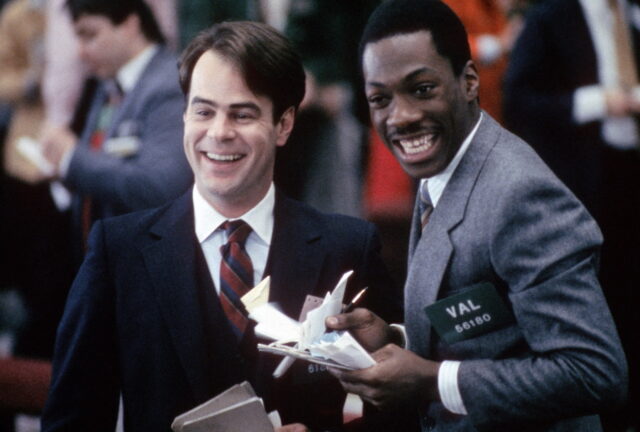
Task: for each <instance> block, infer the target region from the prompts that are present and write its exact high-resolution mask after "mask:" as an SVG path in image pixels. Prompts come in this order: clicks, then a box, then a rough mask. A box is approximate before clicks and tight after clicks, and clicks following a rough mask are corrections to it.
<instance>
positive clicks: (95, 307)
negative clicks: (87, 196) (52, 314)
mask: <svg viewBox="0 0 640 432" xmlns="http://www.w3.org/2000/svg"><path fill="white" fill-rule="evenodd" d="M102 227H103V225H102V222H97V223H96V224H95V225H94V229H93V230H92V234H91V237H90V240H89V243H90V246H89V252H88V255H87V257H86V259H85V261H84V263H83V265H82V267H81V268H80V270H79V272H78V275H77V277H76V279H75V281H74V282H73V285H72V287H71V290H70V292H69V296H68V299H67V304H66V307H65V312H64V315H63V317H62V320H61V323H60V325H59V327H58V333H57V337H56V347H55V354H54V359H53V377H52V382H51V388H50V391H49V398H48V400H47V403H46V406H45V409H44V412H43V415H42V430H43V431H46V432H53V431H71V430H77V431H80V430H92V431H105V432H107V431H108V432H113V430H115V425H116V419H117V415H118V400H119V394H120V384H119V382H120V381H119V372H118V369H117V365H118V361H117V347H116V336H115V317H114V304H115V299H114V296H115V294H114V291H113V289H112V281H111V279H110V276H109V272H108V270H107V265H106V262H107V261H106V256H105V255H106V254H105V252H104V251H105V247H104V245H105V242H104V235H103V231H102Z"/></svg>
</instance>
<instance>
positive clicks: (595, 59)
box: [505, 0, 640, 430]
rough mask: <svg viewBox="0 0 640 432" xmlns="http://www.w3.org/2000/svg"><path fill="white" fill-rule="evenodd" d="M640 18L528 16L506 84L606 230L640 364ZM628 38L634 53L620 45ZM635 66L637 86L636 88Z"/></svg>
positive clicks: (547, 152) (511, 123)
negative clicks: (639, 83)
mask: <svg viewBox="0 0 640 432" xmlns="http://www.w3.org/2000/svg"><path fill="white" fill-rule="evenodd" d="M618 11H620V12H621V15H622V16H621V18H622V22H621V23H617V22H616V21H617V20H616V16H619V15H618ZM639 15H640V5H639V4H638V2H637V1H629V0H620V1H617V0H616V1H608V0H591V1H583V0H559V1H558V0H554V1H547V2H544V3H541V4H540V5H539V6H536V7H535V8H534V9H532V10H531V12H530V13H529V14H528V16H527V20H526V25H525V28H524V30H523V33H522V36H521V37H520V39H519V40H518V42H517V45H516V47H515V49H514V50H513V56H512V57H511V63H510V65H509V68H508V71H507V74H506V80H505V102H506V110H505V121H506V122H507V127H509V128H510V129H511V130H513V131H514V132H515V133H517V134H518V135H520V136H521V137H523V138H524V139H525V140H527V142H529V143H530V144H531V146H532V147H533V148H534V149H535V150H536V151H537V152H538V153H539V154H540V156H541V157H542V158H543V160H544V161H545V162H547V163H548V164H549V167H550V168H551V169H552V170H553V171H554V172H555V173H556V174H557V175H558V177H559V178H560V179H561V180H563V181H564V182H565V183H566V184H567V186H569V188H570V189H572V191H574V192H575V194H576V195H577V196H578V198H580V199H582V200H583V201H584V203H585V205H586V206H587V208H588V209H589V210H590V211H591V213H592V214H593V215H594V217H595V219H596V221H598V223H599V225H600V227H601V228H602V233H603V236H604V245H603V248H602V266H601V270H600V281H601V282H602V288H603V290H604V293H605V296H606V298H607V301H608V302H609V305H610V307H611V312H612V314H613V317H614V320H615V322H616V325H617V327H618V331H619V332H620V336H621V339H622V343H623V347H624V349H625V352H626V354H627V360H628V363H629V364H630V365H637V364H639V362H640V346H639V345H638V343H637V340H638V335H637V333H638V329H639V328H640V318H639V314H638V313H637V311H636V308H637V304H638V303H640V294H639V292H638V286H639V285H640V248H638V243H640V227H639V226H638V220H639V219H640V152H639V151H638V149H639V148H640V147H639V146H640V129H639V128H638V120H637V119H638V114H639V113H640V99H639V98H638V81H637V75H638V71H639V70H640V69H639V68H638V66H639V65H640V21H639V20H638V19H637V17H638V16H639ZM624 30H626V32H624ZM620 33H622V35H623V36H624V33H626V35H627V36H629V38H628V39H629V40H630V42H631V44H630V46H626V44H624V43H621V41H620V40H618V38H619V37H620ZM625 50H626V54H625ZM625 58H627V59H630V60H635V61H628V62H625V61H622V62H621V59H622V60H624V59H625ZM623 65H627V66H623ZM627 68H630V69H631V75H635V82H634V81H633V80H632V81H630V82H627V79H626V78H625V77H626V75H627V74H629V72H625V71H626V69H627ZM629 372H630V381H629V385H630V386H629V402H628V404H627V408H626V409H625V412H624V413H618V414H616V415H613V416H611V417H612V420H614V422H616V423H622V426H621V427H620V428H619V429H617V430H626V428H627V427H634V426H635V427H636V428H638V427H639V424H640V415H639V413H638V409H637V407H638V406H640V380H639V378H640V370H638V368H637V367H632V368H631V369H630V371H629ZM625 417H626V418H627V419H628V420H626V419H624V418H625ZM624 423H628V424H627V425H624ZM614 430H615V429H614Z"/></svg>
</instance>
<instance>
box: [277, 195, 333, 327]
mask: <svg viewBox="0 0 640 432" xmlns="http://www.w3.org/2000/svg"><path fill="white" fill-rule="evenodd" d="M321 233H322V227H320V226H318V222H317V221H316V219H315V218H312V217H305V215H304V210H302V207H301V205H300V204H299V203H297V202H295V201H293V200H291V199H289V198H287V197H285V196H284V195H283V194H281V193H279V192H278V193H277V194H276V205H275V209H274V229H273V238H272V241H271V248H270V250H269V258H268V260H267V266H266V271H265V275H271V293H270V298H269V300H270V301H273V302H277V303H279V304H280V306H281V307H282V308H283V311H284V312H285V313H287V314H288V315H289V316H291V317H294V318H298V315H299V313H300V308H301V307H302V304H303V302H304V299H305V297H306V295H307V294H308V293H310V292H311V291H313V289H314V288H315V287H316V285H317V283H318V280H319V277H320V271H321V269H322V265H323V262H324V257H325V249H324V248H323V247H322V242H323V239H322V235H321Z"/></svg>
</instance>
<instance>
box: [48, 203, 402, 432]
mask: <svg viewBox="0 0 640 432" xmlns="http://www.w3.org/2000/svg"><path fill="white" fill-rule="evenodd" d="M378 250H379V241H378V237H377V234H376V232H375V229H374V228H373V226H372V225H371V224H368V223H366V222H363V221H359V220H357V219H354V218H349V217H346V216H337V215H323V214H321V213H319V212H317V211H315V210H313V209H311V208H310V207H308V206H306V205H304V204H301V203H299V202H297V201H293V200H291V199H288V198H286V197H284V196H283V195H281V194H277V196H276V206H275V223H274V233H273V238H272V244H271V250H270V254H269V258H268V262H267V270H266V273H267V274H270V275H271V292H270V300H271V301H275V302H278V303H280V304H281V306H282V308H283V310H284V311H285V312H286V313H287V314H289V315H290V316H291V317H293V318H296V319H297V318H298V315H299V313H300V309H301V307H302V304H303V302H304V299H305V297H306V295H307V294H314V295H318V296H320V295H322V296H324V295H325V294H326V292H327V291H328V290H331V289H333V288H334V286H335V284H336V283H337V281H338V280H339V278H340V276H341V275H342V274H343V273H344V272H345V271H347V270H350V269H353V270H355V274H354V276H352V280H351V283H350V285H349V288H348V293H347V298H349V296H351V295H353V294H354V293H355V292H356V290H358V289H359V288H360V287H363V286H367V285H368V286H369V292H368V293H367V298H368V304H367V306H369V307H370V308H372V309H374V310H378V311H379V312H380V313H381V315H383V316H384V317H385V318H387V319H390V320H400V319H401V312H400V308H401V301H402V299H401V294H400V293H399V292H397V291H394V290H393V289H392V284H391V282H390V281H389V278H388V276H387V273H386V270H385V268H384V265H383V264H382V262H381V261H380V258H379V256H378ZM398 305H400V306H398ZM385 311H388V313H385ZM247 348H248V349H247ZM279 361H280V358H279V357H276V356H271V355H268V354H260V355H258V354H257V352H256V351H255V345H252V344H249V345H248V346H244V347H238V345H237V343H236V341H235V339H234V337H233V336H232V333H231V330H230V327H229V323H228V321H227V319H226V317H225V315H224V313H223V312H222V309H221V306H220V304H219V301H218V297H217V295H216V294H215V289H214V286H213V282H212V280H211V276H210V274H209V272H208V270H207V266H206V263H205V260H204V257H203V255H202V252H201V249H200V246H199V244H198V241H197V239H196V236H195V232H194V216H193V204H192V200H191V193H190V192H189V193H187V194H185V195H183V196H182V197H181V198H179V199H177V200H176V201H174V202H172V203H170V204H168V205H166V206H164V207H162V208H160V209H154V210H147V211H142V212H137V213H132V214H129V215H124V216H120V217H116V218H111V219H106V220H103V221H99V222H97V223H96V224H95V226H94V229H93V230H92V233H91V238H90V248H89V252H88V254H87V257H86V259H85V261H84V263H83V265H82V267H81V269H80V271H79V273H78V275H77V277H76V280H75V282H74V284H73V286H72V288H71V291H70V294H69V299H68V302H67V306H66V310H65V314H64V317H63V319H62V322H61V325H60V327H59V329H58V336H57V342H56V353H55V358H54V372H53V380H52V386H51V393H50V398H49V400H48V403H47V406H46V408H45V411H44V414H43V430H44V431H47V432H51V431H62V430H64V431H76V430H77V431H86V430H92V431H103V430H104V431H109V432H112V431H113V430H114V425H115V421H116V414H117V411H118V396H119V394H120V393H122V397H123V403H124V423H125V429H126V430H127V431H144V432H151V431H169V430H170V424H171V422H172V420H173V418H174V417H175V416H176V415H178V414H180V413H182V412H184V411H186V410H189V409H191V408H193V407H194V406H196V405H198V404H200V403H202V402H204V401H206V400H207V399H209V398H211V397H213V396H215V395H216V394H218V393H220V392H221V391H223V390H225V389H226V388H228V387H229V386H231V385H232V384H234V383H237V382H240V381H242V380H244V379H249V380H250V381H251V382H252V384H253V385H254V387H255V388H256V389H257V391H258V393H259V394H260V395H261V396H262V397H263V398H264V399H265V402H266V405H267V409H269V410H271V409H278V410H279V412H280V414H281V416H282V417H283V420H284V422H285V423H288V422H293V421H298V422H303V423H306V424H308V425H309V426H312V427H317V428H323V430H324V429H325V428H334V427H335V426H336V425H338V424H339V423H340V422H341V412H342V405H343V402H344V394H343V393H342V391H341V389H340V387H339V384H338V383H337V381H335V380H334V379H333V378H331V377H330V376H329V375H328V373H327V372H318V371H317V370H316V369H314V368H313V367H312V368H309V365H308V364H306V363H304V362H296V364H295V365H294V368H293V369H292V370H290V371H288V372H287V374H286V375H285V377H284V378H283V379H282V380H278V381H274V380H273V378H272V377H271V374H272V372H273V370H274V368H275V366H276V365H277V364H278V362H279Z"/></svg>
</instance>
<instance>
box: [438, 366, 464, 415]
mask: <svg viewBox="0 0 640 432" xmlns="http://www.w3.org/2000/svg"><path fill="white" fill-rule="evenodd" d="M459 367H460V362H459V361H450V360H445V361H443V362H442V363H441V364H440V369H439V370H438V392H439V393H440V399H441V400H442V404H443V405H444V407H445V408H446V409H448V410H449V411H451V412H452V413H454V414H460V415H467V409H466V408H465V406H464V402H462V396H461V395H460V388H459V387H458V368H459Z"/></svg>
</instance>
